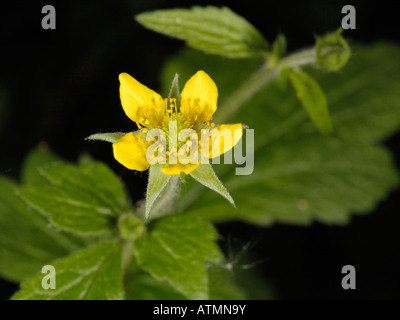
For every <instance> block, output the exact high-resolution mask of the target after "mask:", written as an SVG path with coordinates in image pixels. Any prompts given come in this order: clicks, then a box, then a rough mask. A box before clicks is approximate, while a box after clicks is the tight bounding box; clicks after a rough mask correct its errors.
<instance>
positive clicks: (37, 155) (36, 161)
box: [21, 143, 62, 185]
mask: <svg viewBox="0 0 400 320" xmlns="http://www.w3.org/2000/svg"><path fill="white" fill-rule="evenodd" d="M54 162H62V160H61V158H60V157H59V156H58V155H56V154H55V153H53V152H51V151H50V150H49V148H48V146H47V145H46V144H43V143H42V144H40V145H39V146H38V147H37V148H36V149H33V150H32V151H31V152H30V153H29V154H28V155H27V156H26V157H25V159H24V163H23V166H22V172H21V177H22V182H23V183H26V184H29V185H43V184H48V183H49V182H48V180H47V179H46V178H45V177H44V176H43V175H42V173H41V172H40V168H41V167H43V166H44V165H47V164H50V163H54Z"/></svg>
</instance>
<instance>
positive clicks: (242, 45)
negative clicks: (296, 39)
mask: <svg viewBox="0 0 400 320" xmlns="http://www.w3.org/2000/svg"><path fill="white" fill-rule="evenodd" d="M136 19H137V21H138V22H139V23H141V24H142V25H144V26H145V27H147V28H149V29H151V30H153V31H156V32H160V33H162V34H165V35H168V36H172V37H175V38H178V39H182V40H185V41H186V42H187V44H188V45H189V46H191V47H193V48H195V49H198V50H202V51H204V52H206V53H213V54H219V55H223V56H226V57H229V58H247V57H254V56H257V55H260V54H263V53H264V52H265V51H266V50H267V49H268V43H267V42H266V40H265V39H264V38H263V36H262V35H261V34H260V33H259V31H258V30H257V29H256V28H254V27H253V26H252V25H251V24H250V23H249V22H248V21H247V20H246V19H244V18H242V17H241V16H239V15H237V14H236V13H234V12H233V11H232V10H230V9H229V8H226V7H223V8H217V7H213V6H208V7H193V8H191V9H168V10H157V11H153V12H146V13H142V14H139V15H137V16H136Z"/></svg>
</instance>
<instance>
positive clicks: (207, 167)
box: [190, 164, 235, 207]
mask: <svg viewBox="0 0 400 320" xmlns="http://www.w3.org/2000/svg"><path fill="white" fill-rule="evenodd" d="M190 176H191V177H192V178H193V179H195V180H196V181H198V182H200V183H201V184H202V185H204V186H206V187H207V188H209V189H211V190H213V191H215V192H217V193H219V194H220V195H221V196H223V197H224V198H225V199H227V200H228V201H229V202H230V204H231V205H232V206H234V207H235V201H233V199H232V197H231V195H230V194H229V192H228V190H226V188H225V187H224V185H223V184H222V182H221V181H220V180H219V179H218V177H217V175H216V174H215V172H214V170H213V168H212V166H211V164H201V165H200V166H198V167H197V168H196V170H194V171H193V172H191V173H190Z"/></svg>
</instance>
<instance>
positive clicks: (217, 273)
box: [208, 264, 246, 300]
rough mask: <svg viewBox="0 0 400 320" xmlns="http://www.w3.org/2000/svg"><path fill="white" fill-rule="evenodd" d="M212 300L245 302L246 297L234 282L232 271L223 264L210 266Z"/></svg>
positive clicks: (209, 276)
mask: <svg viewBox="0 0 400 320" xmlns="http://www.w3.org/2000/svg"><path fill="white" fill-rule="evenodd" d="M208 279H209V280H208V282H209V292H210V300H244V299H246V295H245V293H244V292H243V290H242V289H241V288H240V287H239V286H238V285H237V283H236V282H235V281H234V275H233V272H232V270H229V269H228V268H226V267H225V266H224V265H221V264H210V265H209V266H208Z"/></svg>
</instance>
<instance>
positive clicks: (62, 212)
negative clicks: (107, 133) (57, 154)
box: [19, 162, 131, 234]
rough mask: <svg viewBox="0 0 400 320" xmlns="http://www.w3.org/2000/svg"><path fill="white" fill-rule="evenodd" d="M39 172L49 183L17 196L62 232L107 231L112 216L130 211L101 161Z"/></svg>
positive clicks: (27, 188)
mask: <svg viewBox="0 0 400 320" xmlns="http://www.w3.org/2000/svg"><path fill="white" fill-rule="evenodd" d="M41 172H42V175H43V176H45V177H46V178H47V180H48V181H49V182H50V184H49V185H44V186H25V187H22V188H20V189H19V195H20V196H21V197H22V198H23V199H24V200H25V201H26V202H27V203H28V204H29V205H30V206H32V207H33V208H35V209H37V210H38V211H39V212H41V213H43V214H45V215H46V216H48V217H49V218H50V220H51V222H52V223H53V224H54V225H56V226H57V227H59V228H61V229H65V230H70V231H74V232H76V233H78V234H95V233H104V232H108V231H109V230H110V226H111V222H112V219H113V218H114V217H116V216H118V215H121V214H123V213H125V212H127V211H129V210H131V209H130V207H129V204H128V200H127V197H126V193H125V190H124V187H123V185H122V184H121V182H120V180H119V179H118V178H117V177H116V176H115V174H114V173H113V172H112V171H111V170H110V169H109V168H108V167H107V166H106V165H104V164H102V163H100V162H94V163H82V164H81V165H80V166H79V167H78V166H73V165H70V164H53V165H50V166H45V167H43V168H42V169H41Z"/></svg>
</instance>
